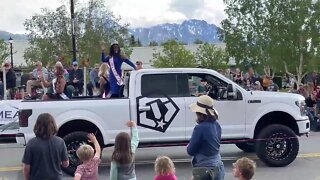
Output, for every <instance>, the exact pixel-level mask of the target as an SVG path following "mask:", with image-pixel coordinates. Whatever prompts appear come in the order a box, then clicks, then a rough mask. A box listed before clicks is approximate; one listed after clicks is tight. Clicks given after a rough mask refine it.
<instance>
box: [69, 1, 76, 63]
mask: <svg viewBox="0 0 320 180" xmlns="http://www.w3.org/2000/svg"><path fill="white" fill-rule="evenodd" d="M70 9H71V28H72V29H71V33H72V55H73V60H72V61H77V46H76V34H75V18H74V0H70Z"/></svg>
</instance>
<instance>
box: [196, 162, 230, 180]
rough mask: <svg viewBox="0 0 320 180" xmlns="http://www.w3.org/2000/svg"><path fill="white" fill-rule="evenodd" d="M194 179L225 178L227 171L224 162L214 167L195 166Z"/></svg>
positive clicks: (218, 179) (211, 179)
mask: <svg viewBox="0 0 320 180" xmlns="http://www.w3.org/2000/svg"><path fill="white" fill-rule="evenodd" d="M192 175H193V180H223V179H224V175H225V171H224V165H223V162H219V163H218V165H217V166H213V167H193V168H192Z"/></svg>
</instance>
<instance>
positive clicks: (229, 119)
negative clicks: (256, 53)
mask: <svg viewBox="0 0 320 180" xmlns="http://www.w3.org/2000/svg"><path fill="white" fill-rule="evenodd" d="M188 77H189V78H188V79H189V91H190V93H189V97H186V99H185V101H186V108H187V110H186V120H187V129H186V137H187V139H189V138H190V137H191V135H192V131H193V127H194V125H195V124H196V122H195V119H196V115H195V113H193V112H191V111H190V109H189V105H190V104H192V103H195V102H196V101H197V96H199V95H201V94H204V91H205V89H206V87H210V86H211V88H213V89H214V90H213V92H212V93H209V96H211V97H212V98H213V99H214V100H215V101H214V104H213V107H214V108H215V109H216V110H217V111H218V114H219V120H218V122H219V123H220V125H221V127H222V138H224V139H234V138H237V137H243V136H244V133H245V117H246V116H245V113H246V109H245V101H244V100H243V98H242V95H241V92H240V91H238V90H237V91H238V92H237V93H238V99H237V100H227V99H226V98H223V97H219V92H221V90H223V89H224V88H226V86H227V84H228V83H232V82H227V81H226V80H222V79H221V78H218V77H216V76H213V75H211V74H200V73H199V74H188Z"/></svg>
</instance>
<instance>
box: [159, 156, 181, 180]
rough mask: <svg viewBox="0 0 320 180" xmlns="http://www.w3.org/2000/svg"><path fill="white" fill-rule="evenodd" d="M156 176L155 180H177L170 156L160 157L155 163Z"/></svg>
mask: <svg viewBox="0 0 320 180" xmlns="http://www.w3.org/2000/svg"><path fill="white" fill-rule="evenodd" d="M154 170H155V172H156V176H155V177H154V180H177V179H178V178H177V177H176V175H175V167H174V164H173V162H172V160H171V159H170V158H169V157H168V156H159V157H158V158H157V159H156V161H155V163H154Z"/></svg>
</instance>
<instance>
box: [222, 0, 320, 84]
mask: <svg viewBox="0 0 320 180" xmlns="http://www.w3.org/2000/svg"><path fill="white" fill-rule="evenodd" d="M224 2H225V4H226V10H225V11H226V13H227V19H225V20H223V21H222V23H221V25H222V29H221V31H220V38H221V39H222V40H224V41H225V42H226V51H227V53H228V54H229V55H230V56H232V57H234V58H235V60H236V63H237V64H238V65H246V64H248V63H250V64H253V65H255V66H256V67H257V66H259V67H260V69H264V70H265V72H266V73H270V72H271V69H272V70H273V72H275V71H278V70H285V71H286V73H287V74H289V75H290V76H292V77H297V80H298V82H301V80H302V78H303V77H304V76H305V74H306V71H307V70H308V67H310V64H312V61H314V59H315V58H314V56H316V54H317V53H316V49H317V47H319V35H320V34H319V33H320V31H319V26H318V25H317V24H319V17H320V16H319V10H320V9H319V8H320V6H319V4H320V2H319V1H312V0H283V1H278V0H268V1H265V0H252V1H247V0H224Z"/></svg>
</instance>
